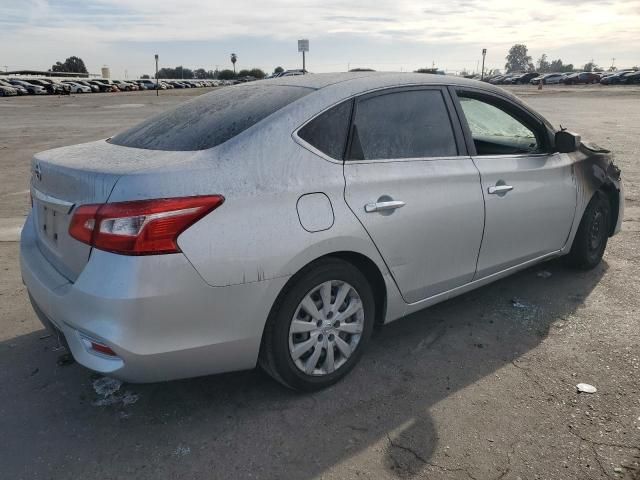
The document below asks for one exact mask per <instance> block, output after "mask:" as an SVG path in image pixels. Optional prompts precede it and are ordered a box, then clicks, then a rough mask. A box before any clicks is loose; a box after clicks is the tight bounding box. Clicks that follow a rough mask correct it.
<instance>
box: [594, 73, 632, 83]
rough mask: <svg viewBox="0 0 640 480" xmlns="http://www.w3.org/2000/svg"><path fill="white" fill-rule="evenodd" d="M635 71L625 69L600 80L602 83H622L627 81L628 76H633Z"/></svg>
mask: <svg viewBox="0 0 640 480" xmlns="http://www.w3.org/2000/svg"><path fill="white" fill-rule="evenodd" d="M634 73H636V72H634V71H633V70H624V71H622V72H618V73H614V74H613V75H609V76H608V77H604V78H603V79H602V80H600V83H601V84H602V85H620V84H622V83H627V78H626V77H628V76H631V75H633V74H634Z"/></svg>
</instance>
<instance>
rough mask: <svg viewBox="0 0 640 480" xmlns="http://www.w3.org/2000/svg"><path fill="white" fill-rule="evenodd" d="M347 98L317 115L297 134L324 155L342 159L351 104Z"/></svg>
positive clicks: (351, 101)
mask: <svg viewBox="0 0 640 480" xmlns="http://www.w3.org/2000/svg"><path fill="white" fill-rule="evenodd" d="M352 104H353V100H348V101H346V102H343V103H341V104H340V105H336V106H335V107H332V108H330V109H329V110H327V111H326V112H324V113H323V114H321V115H319V116H317V117H316V118H314V119H313V120H311V121H310V122H309V123H307V124H306V125H305V126H304V127H302V128H301V129H300V130H299V131H298V136H299V137H300V138H301V139H303V140H304V141H306V142H307V143H309V144H310V145H313V146H314V147H315V148H317V149H318V150H320V151H321V152H322V153H324V154H325V155H328V156H330V157H331V158H335V159H337V160H342V157H343V156H344V149H345V147H346V143H347V134H348V133H349V120H350V119H351V118H350V117H351V105H352Z"/></svg>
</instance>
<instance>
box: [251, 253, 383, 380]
mask: <svg viewBox="0 0 640 480" xmlns="http://www.w3.org/2000/svg"><path fill="white" fill-rule="evenodd" d="M327 285H329V286H330V290H327V289H326V288H327V287H326V286H327ZM322 287H324V289H323V290H322V291H323V293H325V295H324V296H325V297H326V292H328V291H330V292H331V296H330V298H328V300H329V301H328V302H327V303H328V305H329V308H327V310H329V312H326V311H324V310H325V309H324V302H323V301H322V297H323V295H322V294H321V293H320V292H321V289H322ZM343 289H344V291H346V292H347V293H346V295H344V291H343ZM337 296H344V300H343V301H342V302H340V303H341V305H336V303H334V302H336V297H337ZM358 300H359V301H358ZM303 301H304V302H305V303H306V304H307V305H309V303H308V302H309V301H312V302H313V304H312V306H311V308H314V307H313V305H314V306H315V307H316V312H315V313H316V315H314V316H312V315H310V314H309V313H308V311H307V310H306V309H305V307H304V306H303V305H302V302H303ZM359 306H360V307H361V308H360V309H358V307H359ZM307 308H309V307H307ZM356 309H358V310H357V311H356ZM347 310H349V313H350V312H351V311H354V312H355V313H351V314H349V313H347V315H348V316H346V317H345V316H342V315H341V313H344V312H347ZM338 317H340V319H339V320H338ZM374 319H375V302H374V299H373V291H372V288H371V286H370V285H369V282H368V281H367V279H366V278H365V276H364V275H363V274H362V272H360V270H358V269H357V268H356V267H355V266H354V265H352V264H351V263H348V262H345V261H343V260H340V259H335V258H325V259H321V260H319V261H317V262H314V263H312V264H311V265H309V266H308V267H306V268H305V269H303V270H302V271H301V272H299V273H298V274H296V275H295V276H294V277H293V278H292V279H291V280H290V281H289V282H288V283H287V285H286V286H285V288H284V289H283V291H282V292H281V293H280V295H279V296H278V299H277V300H276V302H275V304H274V306H273V308H272V310H271V313H270V315H269V318H268V320H267V324H266V326H265V331H264V334H263V338H262V345H261V348H260V356H259V363H260V366H261V367H262V368H263V369H264V370H265V371H266V372H267V373H268V374H269V375H270V376H271V377H273V378H274V379H275V380H277V381H278V382H280V383H282V384H283V385H284V386H286V387H288V388H291V389H293V390H299V391H304V392H312V391H316V390H320V389H323V388H326V387H328V386H330V385H333V384H334V383H336V382H338V381H339V380H340V379H342V378H343V377H344V376H345V375H347V374H348V373H349V372H350V371H351V369H353V367H354V366H355V365H356V364H357V363H358V361H359V360H360V357H361V356H362V352H363V350H364V349H365V347H366V345H367V343H368V341H369V338H370V337H371V332H372V331H373V324H374ZM294 320H295V321H296V325H297V326H298V327H300V326H302V328H303V330H304V331H303V330H300V329H299V333H295V332H292V330H293V328H294V327H293V322H294ZM341 321H342V323H341ZM347 325H348V327H347ZM345 330H348V331H351V332H354V333H347V332H346V331H345ZM358 332H359V333H358ZM345 345H347V346H348V347H349V348H346V347H345ZM329 350H331V353H332V355H333V358H332V359H333V361H334V362H333V363H332V362H331V361H330V359H331V355H330V354H329ZM343 351H347V352H350V354H349V355H345V354H344V353H343ZM318 352H319V353H318ZM294 356H297V358H295V359H294ZM331 366H333V369H332V368H331ZM304 369H306V371H303V370H304Z"/></svg>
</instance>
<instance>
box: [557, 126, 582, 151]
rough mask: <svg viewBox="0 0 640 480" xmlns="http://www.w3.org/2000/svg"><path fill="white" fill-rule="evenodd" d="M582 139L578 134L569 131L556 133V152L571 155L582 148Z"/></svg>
mask: <svg viewBox="0 0 640 480" xmlns="http://www.w3.org/2000/svg"><path fill="white" fill-rule="evenodd" d="M580 143H581V138H580V135H578V134H576V133H572V132H569V131H567V130H560V131H559V132H556V150H557V151H558V152H559V153H571V152H575V151H576V150H578V148H579V147H580Z"/></svg>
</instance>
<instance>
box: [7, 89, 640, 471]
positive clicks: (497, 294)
mask: <svg viewBox="0 0 640 480" xmlns="http://www.w3.org/2000/svg"><path fill="white" fill-rule="evenodd" d="M509 89H510V90H511V91H513V92H514V93H516V94H517V95H519V96H521V98H523V99H524V100H525V101H526V102H527V103H529V104H530V105H532V106H533V107H534V108H535V109H537V110H538V111H540V112H541V113H542V114H544V115H545V116H546V117H547V118H549V119H550V120H551V121H552V123H554V124H555V125H559V124H561V125H562V126H564V127H567V128H569V129H570V130H572V131H575V132H579V133H580V134H582V136H583V138H588V139H589V140H591V141H593V142H595V143H597V144H599V145H601V146H604V147H607V148H610V149H611V150H613V151H614V152H615V154H616V163H617V164H618V166H619V167H620V168H621V169H622V172H623V178H624V182H625V188H626V195H625V196H626V211H625V221H624V223H623V230H622V232H621V233H620V234H619V235H618V236H616V237H614V238H613V239H611V241H610V243H609V247H608V250H607V253H606V255H605V261H604V262H603V263H602V265H600V266H599V267H598V268H596V269H595V270H593V271H590V272H586V273H584V272H582V273H576V272H575V271H572V270H569V269H567V268H566V267H564V266H563V264H562V262H559V261H552V262H550V263H547V264H543V265H541V266H537V267H534V268H531V269H529V270H526V271H524V272H521V273H519V274H517V275H515V276H512V277H509V278H507V279H504V280H501V281H499V282H496V283H494V284H492V285H489V286H487V287H484V288H481V289H479V290H476V291H474V292H471V293H469V294H466V295H464V296H461V297H458V298H455V299H453V300H450V301H448V302H446V303H443V304H440V305H437V306H435V307H432V308H430V309H428V310H425V311H422V312H418V313H417V314H413V315H411V316H410V317H407V318H405V319H402V320H400V321H398V322H395V323H392V324H390V325H388V326H386V327H384V328H382V329H381V330H380V331H379V332H377V333H376V335H375V336H374V338H373V341H372V342H371V345H370V348H369V349H368V351H367V352H366V353H365V355H364V357H363V359H362V361H361V363H360V364H359V366H357V367H356V368H355V370H354V371H353V372H352V374H351V375H349V376H348V377H347V378H346V379H345V380H344V381H343V382H341V383H339V384H337V385H336V386H334V387H332V388H329V389H327V390H324V391H321V392H319V393H315V394H310V395H309V394H306V395H303V394H297V393H293V392H290V391H288V390H285V389H284V388H282V387H281V386H280V385H279V384H277V383H275V382H274V381H272V380H271V379H270V378H269V377H267V376H266V375H265V374H263V373H262V372H260V371H259V370H255V371H249V372H240V373H232V374H225V375H220V376H212V377H204V378H197V379H192V380H183V381H175V382H169V383H160V384H148V385H128V384H125V385H121V386H119V385H109V384H106V385H105V382H104V381H102V382H100V381H99V380H100V379H99V378H98V377H97V376H95V375H94V374H92V373H91V372H89V371H88V370H86V369H84V368H82V367H80V366H78V365H75V364H72V365H58V364H57V363H56V359H57V358H58V356H59V355H60V353H61V352H60V351H56V347H57V342H56V340H55V339H54V338H52V337H50V336H47V334H46V331H45V330H44V329H43V328H42V327H41V325H40V323H39V322H38V320H37V319H36V317H35V314H34V313H33V311H32V309H31V306H30V305H29V301H28V299H27V293H26V291H25V288H24V287H23V285H22V282H21V279H20V270H19V265H18V243H17V232H18V228H19V226H20V225H21V223H22V222H23V220H24V216H25V215H26V214H27V212H28V208H29V195H28V190H27V189H28V182H29V176H30V173H29V161H30V158H31V156H32V154H33V153H35V152H37V151H41V150H45V149H49V148H54V147H58V146H63V145H68V144H74V143H80V142H84V141H90V140H96V139H99V138H105V137H108V136H110V135H111V134H113V133H115V132H117V131H119V130H121V129H123V128H126V127H127V126H130V125H133V124H135V123H136V122H138V121H140V120H142V119H144V118H147V117H149V116H150V115H153V114H155V113H158V112H161V111H164V110H166V109H167V108H170V107H171V106H173V105H176V104H178V103H179V102H181V101H184V100H186V99H188V98H190V97H191V96H193V95H199V94H203V93H206V92H207V91H209V90H210V89H204V88H202V89H185V90H168V91H162V92H161V93H160V96H158V97H156V94H155V92H152V91H146V92H144V91H142V92H123V93H120V94H117V95H111V94H101V95H71V96H64V97H58V96H42V97H31V96H24V97H12V98H3V99H0V119H1V120H0V172H1V174H0V175H1V178H2V182H0V272H2V273H1V275H0V386H1V387H0V432H1V433H2V435H0V478H2V479H4V478H7V479H16V480H17V479H25V480H26V479H29V480H31V479H80V478H99V479H130V478H136V479H156V478H180V479H181V480H187V479H191V478H194V479H195V478H207V479H218V478H220V479H235V478H243V479H244V478H255V479H289V478H291V479H299V480H306V479H312V478H326V479H352V478H353V479H356V478H376V479H397V478H428V479H433V480H436V479H473V480H480V479H496V480H497V479H514V480H515V479H521V480H524V479H536V478H537V479H581V480H582V479H607V478H619V479H640V296H639V295H638V292H639V291H640V127H639V126H640V86H639V87H636V86H627V87H615V86H613V87H608V88H603V87H601V86H600V85H593V86H576V87H565V86H545V87H544V88H543V90H537V88H536V87H533V86H528V85H527V86H514V87H509ZM87 314H88V315H90V314H91V312H87ZM580 382H585V383H589V384H592V385H595V386H596V387H597V389H598V391H597V393H595V394H591V395H590V394H585V393H581V394H579V393H577V391H576V387H575V385H576V384H577V383H580ZM101 387H103V388H101ZM104 387H112V388H113V389H115V388H119V389H118V390H117V392H116V393H115V394H114V395H112V396H110V397H108V401H105V399H106V398H107V397H106V396H105V392H104Z"/></svg>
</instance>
